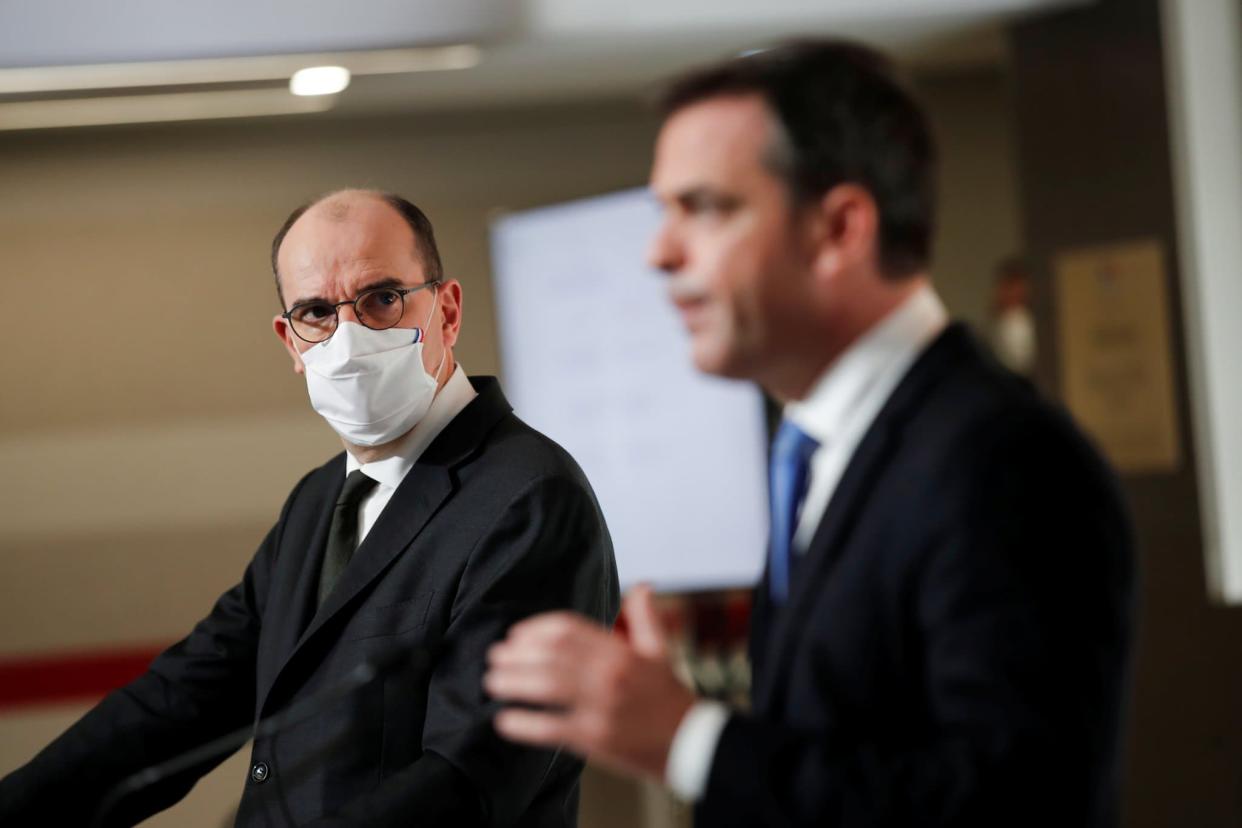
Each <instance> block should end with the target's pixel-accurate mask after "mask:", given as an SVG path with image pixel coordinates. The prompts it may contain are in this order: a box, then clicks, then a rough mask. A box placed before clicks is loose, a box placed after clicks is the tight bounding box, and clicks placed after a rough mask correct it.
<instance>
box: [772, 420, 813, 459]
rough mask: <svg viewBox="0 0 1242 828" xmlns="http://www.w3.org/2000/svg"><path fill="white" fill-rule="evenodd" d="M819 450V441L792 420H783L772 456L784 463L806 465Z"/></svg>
mask: <svg viewBox="0 0 1242 828" xmlns="http://www.w3.org/2000/svg"><path fill="white" fill-rule="evenodd" d="M817 448H819V441H818V440H816V439H815V438H814V437H812V436H810V435H809V434H807V433H806V432H805V431H803V430H802V429H800V428H798V427H797V426H796V425H794V424H793V422H791V421H790V420H781V424H780V427H779V428H777V429H776V439H774V440H773V441H772V456H773V458H774V459H777V460H779V461H782V462H791V461H794V460H797V461H799V462H800V463H806V462H807V461H808V460H809V459H810V457H811V455H812V454H814V453H815V449H817Z"/></svg>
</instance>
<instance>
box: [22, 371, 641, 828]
mask: <svg viewBox="0 0 1242 828" xmlns="http://www.w3.org/2000/svg"><path fill="white" fill-rule="evenodd" d="M472 382H473V383H474V385H475V388H476V389H477V390H478V392H479V395H478V397H477V398H476V399H474V400H473V401H472V402H471V403H470V404H469V405H468V406H467V407H466V408H465V409H464V410H463V411H462V412H461V413H460V414H459V415H458V416H457V417H456V418H455V419H454V420H453V421H452V422H451V423H450V424H449V425H448V426H447V427H446V428H445V429H444V431H443V432H442V433H441V434H440V435H439V436H438V437H437V438H436V440H435V441H434V442H433V443H432V444H431V445H430V446H429V447H428V448H427V450H426V451H425V452H424V454H423V456H422V457H421V458H420V459H419V460H418V462H417V464H416V465H415V466H414V468H413V469H412V470H411V471H410V473H409V474H408V476H407V477H406V478H405V480H404V481H403V482H402V484H401V486H400V487H399V488H398V489H397V491H396V492H395V493H394V494H393V497H392V500H391V501H390V502H389V503H388V505H387V507H386V508H385V509H384V511H383V513H382V514H381V515H380V517H379V519H378V521H377V522H376V524H375V526H374V527H373V528H372V529H371V531H370V532H369V533H368V535H367V537H366V538H365V540H364V541H363V543H362V544H361V545H360V546H359V548H358V550H357V552H356V553H355V554H354V557H353V558H352V559H351V560H350V562H349V565H348V567H347V568H346V570H345V572H344V573H343V574H342V576H341V580H340V581H339V582H338V584H337V586H336V588H335V589H334V591H333V592H332V594H331V595H330V596H329V598H328V600H327V601H326V602H325V603H324V605H323V607H322V608H320V610H319V611H318V612H316V611H315V594H316V585H317V580H318V573H319V570H320V564H321V561H322V558H323V554H324V546H325V541H326V535H327V531H328V524H329V520H330V516H331V511H332V505H333V503H334V502H335V499H336V497H337V494H338V493H339V491H340V489H341V486H342V484H343V481H344V477H345V472H344V468H345V461H344V455H343V454H342V455H338V456H337V457H335V458H333V459H332V460H331V461H329V462H328V463H327V464H325V465H324V466H322V467H320V468H318V469H316V470H314V471H312V472H311V473H310V474H308V475H307V476H306V477H304V478H303V479H302V481H301V482H300V483H298V485H297V487H296V488H295V489H294V490H293V493H292V494H291V495H290V496H289V499H288V501H287V502H286V503H285V506H284V509H283V511H282V512H281V515H280V519H279V521H278V522H277V523H276V525H275V527H273V528H272V530H271V532H270V533H269V534H268V536H267V538H266V539H265V540H264V541H263V544H262V545H261V546H260V547H259V550H258V553H257V554H256V555H255V557H254V559H253V561H252V562H251V563H250V565H249V567H248V568H247V570H246V573H245V576H244V577H243V578H242V581H241V583H239V584H238V585H237V586H236V587H234V588H233V589H231V590H229V591H228V592H226V593H225V594H224V595H223V596H222V597H221V598H220V600H219V601H218V602H217V604H216V606H215V608H214V609H213V610H212V612H211V614H210V615H208V616H207V617H206V618H205V619H204V620H203V621H202V622H200V623H199V624H198V626H197V627H196V628H195V629H194V631H193V632H192V633H191V634H190V635H189V637H187V638H186V639H184V640H183V641H181V642H179V643H177V644H175V645H173V646H172V647H171V648H169V649H168V650H167V651H165V652H164V653H163V654H162V655H161V656H160V657H159V658H158V659H156V661H155V662H154V663H153V664H152V665H151V668H150V670H149V672H147V673H146V674H145V675H143V676H142V677H140V678H139V679H137V680H136V681H134V682H133V683H131V684H130V685H128V686H126V687H124V688H122V689H121V690H118V691H116V692H115V693H113V694H111V695H109V696H108V697H107V698H105V699H104V700H103V701H102V702H101V703H100V704H99V705H98V706H97V707H96V708H95V709H93V710H92V711H91V712H90V713H88V714H87V715H86V716H85V717H84V718H83V719H82V720H81V721H79V722H78V723H77V724H75V725H74V726H73V727H71V728H70V729H69V730H68V731H67V732H66V733H65V734H64V735H62V736H61V737H60V738H59V739H57V740H56V741H55V742H54V743H52V745H50V746H49V747H48V748H47V749H45V750H44V751H43V752H42V753H40V754H39V755H38V756H37V757H36V758H35V759H34V760H33V761H32V762H31V763H30V764H28V765H26V766H25V767H24V768H21V769H20V770H18V771H16V772H14V773H13V774H12V775H10V776H9V777H8V778H7V779H5V780H4V781H3V782H2V783H0V824H3V825H5V826H16V825H27V824H29V825H81V824H86V823H87V821H88V818H89V816H90V814H91V813H92V811H93V809H94V808H95V806H96V805H97V804H98V803H99V802H100V800H101V798H102V797H103V796H104V795H105V793H106V791H107V790H108V789H109V788H110V787H111V786H112V785H114V784H115V783H116V782H117V781H118V780H120V779H122V778H124V777H126V776H128V775H129V774H132V773H134V772H136V771H138V770H139V769H141V768H143V767H145V766H148V765H150V764H152V763H155V762H158V761H160V760H163V759H165V758H167V757H170V756H173V755H176V754H178V753H180V752H183V751H185V750H187V749H188V748H191V747H193V746H195V745H197V744H200V743H202V742H205V741H208V740H210V739H211V738H213V737H215V736H218V735H220V734H222V733H225V732H227V731H229V730H231V729H234V728H238V727H244V726H246V724H247V723H249V722H253V721H255V720H256V719H257V718H259V717H263V716H268V715H270V714H272V713H273V712H275V711H278V710H281V709H283V708H285V707H286V706H288V705H290V704H291V703H293V702H295V701H297V700H299V699H304V698H306V697H307V696H309V695H311V694H314V693H316V692H319V691H322V690H324V689H325V688H329V687H331V686H332V685H333V684H334V683H337V682H339V681H340V679H341V677H342V676H343V675H345V674H346V673H347V672H349V671H350V670H351V669H353V668H355V667H356V666H357V665H358V664H359V663H360V662H361V661H362V660H364V659H368V658H373V657H375V656H377V655H379V654H382V653H385V652H389V651H391V650H393V649H394V648H397V647H399V648H403V649H407V650H408V651H409V652H411V653H412V654H414V655H415V656H416V657H415V658H414V659H413V661H412V663H411V664H410V665H409V666H407V667H406V668H405V669H402V670H399V671H397V672H395V673H393V674H390V675H387V676H385V677H383V678H382V680H377V681H375V682H373V683H371V684H369V685H367V686H365V687H363V688H362V689H361V690H359V691H358V692H355V693H353V694H352V695H350V696H348V697H346V698H344V699H341V700H339V701H336V702H334V703H332V704H330V705H329V706H328V707H327V708H326V709H325V710H324V711H323V712H322V714H320V715H318V716H314V717H312V718H311V719H309V720H307V721H303V722H301V723H299V724H296V725H294V726H292V727H290V728H289V729H288V730H286V731H284V732H282V733H279V734H277V735H276V736H274V737H272V738H267V739H262V740H259V741H257V742H256V743H255V745H254V748H253V756H252V762H251V765H252V767H254V766H257V765H259V764H262V765H263V766H264V770H265V773H262V774H254V773H252V774H251V778H249V779H247V780H245V790H244V793H243V795H242V801H241V807H240V811H239V814H238V818H237V822H238V824H239V825H246V826H250V825H254V826H260V825H262V826H284V825H295V824H296V825H306V824H317V825H390V824H391V825H397V824H399V825H429V826H440V825H446V826H448V825H451V826H469V825H496V826H514V825H529V826H535V825H538V826H545V825H546V826H570V825H574V824H576V822H577V795H578V787H577V786H578V777H579V773H580V771H581V764H580V762H578V761H576V760H574V759H573V758H571V757H569V756H567V755H565V754H563V753H556V752H551V751H545V750H535V749H530V748H523V747H517V746H514V745H511V744H509V743H507V742H503V741H501V740H500V739H499V738H498V737H497V736H496V735H495V732H494V731H493V729H492V726H491V721H490V718H491V714H492V713H493V711H494V705H493V703H492V702H490V701H489V700H488V699H487V698H486V697H485V695H484V693H483V690H482V674H483V670H484V666H485V652H486V649H487V647H488V646H489V645H490V644H491V643H492V642H493V641H496V640H498V639H499V638H501V637H502V636H503V634H504V632H505V630H506V629H507V627H508V626H509V625H510V624H511V623H512V622H513V621H515V620H516V619H518V618H521V617H523V616H527V615H530V614H533V613H537V612H541V611H544V610H549V609H554V608H572V609H575V610H577V611H579V612H583V613H585V614H587V615H589V616H591V617H593V618H595V619H598V620H599V621H602V622H605V623H611V621H612V620H613V619H614V617H615V615H616V612H617V605H618V594H617V579H616V565H615V562H614V560H613V552H612V545H611V541H610V540H609V537H608V531H607V529H606V527H605V525H604V519H603V516H602V515H601V513H600V510H599V506H598V504H597V503H596V501H595V497H594V494H593V493H592V491H591V487H590V486H589V485H588V483H587V481H586V478H585V477H583V475H582V472H581V470H579V468H578V466H577V465H576V464H575V463H574V461H573V460H572V459H571V458H570V457H569V456H568V455H567V454H566V453H565V452H564V451H563V450H562V449H561V448H560V447H559V446H557V445H556V444H554V443H553V442H551V441H550V440H548V439H547V438H545V437H543V436H542V435H540V434H538V433H536V432H535V431H533V430H532V429H530V428H529V427H528V426H526V425H525V424H523V423H522V422H521V421H520V420H518V419H517V418H516V417H514V416H513V414H512V413H511V412H510V408H509V405H508V403H507V402H506V401H505V399H504V396H503V394H502V393H501V391H500V388H499V385H498V384H497V383H496V381H495V380H494V379H491V378H484V379H482V380H480V379H474V380H472ZM223 758H224V756H219V757H216V758H215V759H213V760H212V761H210V762H205V763H204V764H203V765H202V766H200V767H198V768H196V769H195V770H194V771H193V772H191V773H187V774H184V775H182V776H180V777H178V778H175V779H171V780H168V781H166V782H163V783H160V784H157V785H152V786H150V787H148V788H146V789H145V790H143V791H141V792H139V793H136V794H134V795H133V796H131V797H129V798H128V799H127V800H126V801H125V802H124V803H123V805H122V807H121V808H120V809H118V811H117V814H116V819H115V820H114V823H113V824H116V823H122V824H132V823H133V822H135V821H138V820H139V819H140V818H142V817H145V816H146V815H148V814H151V813H153V812H155V811H157V810H160V809H162V808H165V807H167V806H168V805H171V804H172V803H174V802H175V801H177V800H178V799H180V798H181V797H182V796H184V795H185V793H186V792H187V791H188V790H189V789H190V787H191V786H192V785H193V783H194V782H195V780H196V779H197V778H198V777H199V776H200V775H201V774H202V773H204V772H206V771H207V770H209V769H210V768H211V767H212V766H214V765H215V764H217V763H218V762H219V761H220V760H222V759H223ZM259 777H263V778H262V781H258V779H259ZM238 782H239V784H240V783H242V782H243V780H238Z"/></svg>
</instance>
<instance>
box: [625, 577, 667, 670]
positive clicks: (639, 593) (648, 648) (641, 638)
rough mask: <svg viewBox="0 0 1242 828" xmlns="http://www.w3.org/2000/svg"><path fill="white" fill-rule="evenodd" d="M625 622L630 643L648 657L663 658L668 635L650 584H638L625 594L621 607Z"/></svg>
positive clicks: (638, 651)
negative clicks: (628, 631)
mask: <svg viewBox="0 0 1242 828" xmlns="http://www.w3.org/2000/svg"><path fill="white" fill-rule="evenodd" d="M622 612H623V613H624V614H625V622H626V624H627V625H628V626H629V630H630V645H631V646H632V647H633V648H634V650H635V651H636V652H637V653H638V654H639V655H643V656H647V657H648V658H665V657H666V656H667V653H668V644H667V640H668V637H667V635H666V634H665V632H664V624H663V623H662V622H661V621H660V613H659V610H657V609H656V605H655V596H654V594H653V593H652V591H651V585H650V584H639V585H638V586H636V587H634V588H633V589H631V590H630V591H629V592H628V593H627V594H626V596H625V603H624V606H623V608H622Z"/></svg>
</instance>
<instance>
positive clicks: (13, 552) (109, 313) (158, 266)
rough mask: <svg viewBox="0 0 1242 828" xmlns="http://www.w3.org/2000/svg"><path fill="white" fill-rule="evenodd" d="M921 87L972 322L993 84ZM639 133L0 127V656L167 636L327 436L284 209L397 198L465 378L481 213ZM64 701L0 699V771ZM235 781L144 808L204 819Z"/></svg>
mask: <svg viewBox="0 0 1242 828" xmlns="http://www.w3.org/2000/svg"><path fill="white" fill-rule="evenodd" d="M920 87H921V89H922V91H923V92H924V94H925V96H926V98H927V101H928V103H929V106H930V108H931V110H932V114H933V119H934V121H935V124H936V127H937V129H938V131H939V133H940V137H941V141H942V144H943V147H944V150H943V156H944V167H945V176H944V182H943V202H944V216H943V220H942V226H941V234H940V252H941V267H940V268H939V269H938V270H939V272H940V273H941V274H942V276H943V278H942V281H941V289H942V291H943V293H944V295H945V296H946V298H947V300H948V301H949V303H950V305H951V307H953V308H954V309H955V310H958V311H959V312H961V313H963V314H964V315H966V316H967V317H969V318H973V319H979V318H980V317H981V315H982V308H983V307H984V299H983V292H985V291H986V283H987V279H988V273H989V270H990V268H991V266H992V264H993V262H994V260H995V259H996V258H997V257H999V256H1001V255H1004V254H1007V253H1009V252H1011V251H1012V250H1013V249H1015V248H1016V247H1017V230H1016V227H1017V218H1016V213H1015V210H1016V192H1015V186H1014V183H1013V175H1012V171H1011V169H1010V168H1009V164H1008V159H1009V156H1010V154H1011V147H1010V144H1011V134H1010V129H1009V122H1008V118H1009V99H1008V92H1007V86H1006V84H1005V79H1004V76H1003V74H1001V73H1000V72H995V71H990V72H984V73H977V74H971V75H962V76H953V77H937V78H928V79H925V80H924V81H923V82H922V83H921V84H920ZM653 134H654V123H653V121H652V120H651V118H650V116H648V115H646V114H644V112H643V111H642V110H641V109H640V108H638V107H637V106H635V105H632V104H629V103H608V104H595V105H589V106H586V105H584V106H572V107H570V106H560V107H555V108H546V109H526V110H520V111H519V110H514V111H503V112H490V113H441V114H424V115H417V116H409V117H403V118H386V119H382V120H371V121H354V122H346V121H326V120H325V121H316V120H290V121H279V120H269V121H264V122H254V123H238V124H225V125H218V124H197V125H189V126H169V127H162V128H158V129H144V128H113V129H108V130H96V131H81V132H72V133H27V134H11V135H2V136H0V181H3V193H4V198H3V199H2V200H0V291H2V295H3V296H4V297H5V309H6V314H5V323H6V324H5V328H4V332H5V337H6V339H7V342H6V347H4V348H0V378H2V381H3V383H4V392H3V394H2V395H0V468H3V469H4V470H5V474H4V475H2V476H0V591H2V593H0V594H2V596H3V597H2V600H0V657H3V656H5V655H13V654H19V653H30V652H41V653H42V652H48V651H55V650H57V649H65V648H75V647H92V646H106V645H110V644H128V643H135V642H161V641H171V640H173V639H175V638H177V637H179V636H181V635H183V634H184V633H185V632H186V631H187V630H188V628H189V626H190V625H191V624H192V623H193V621H194V620H195V619H196V618H198V617H199V616H201V615H202V614H203V613H204V612H205V611H206V610H207V609H208V608H209V606H210V604H211V602H212V600H213V599H214V598H215V596H216V595H217V594H218V593H219V592H220V591H222V590H223V589H225V588H227V587H228V586H229V585H230V584H231V583H232V582H233V581H235V580H236V578H237V577H238V576H239V574H240V572H241V570H242V567H243V566H244V565H245V562H246V560H247V559H248V558H249V556H250V554H251V553H252V552H253V548H254V546H255V545H256V543H257V542H258V541H259V539H260V538H261V537H262V534H263V532H264V531H265V530H266V528H267V526H268V525H269V524H270V521H271V520H272V519H273V517H274V515H275V514H276V512H277V510H278V509H279V507H280V503H281V502H282V500H283V498H284V496H285V494H286V493H287V491H288V490H289V488H290V487H291V485H292V484H293V483H294V482H295V481H296V479H297V478H298V477H299V476H300V475H301V474H302V473H303V472H305V471H306V470H307V469H308V468H309V467H310V466H312V465H313V464H316V463H318V462H320V461H321V460H322V459H324V458H326V457H327V456H329V455H330V454H331V453H333V452H334V451H336V450H337V444H336V443H335V441H334V439H333V436H332V434H331V432H329V431H328V429H327V428H326V427H325V426H323V425H322V424H321V423H320V421H319V420H318V419H317V418H316V417H315V415H314V414H313V413H312V412H310V410H309V407H308V406H307V404H306V400H305V391H304V389H303V386H302V384H301V382H300V380H299V379H298V378H297V377H296V376H295V375H294V374H293V373H292V372H291V371H290V370H289V364H288V358H287V356H286V355H285V354H284V352H283V350H282V349H281V348H280V347H279V345H278V343H277V341H276V339H275V338H274V336H273V335H272V334H271V332H270V319H271V316H272V314H273V313H275V312H276V311H277V310H278V308H277V304H276V297H275V295H274V292H273V289H272V285H271V279H270V275H269V273H268V270H267V268H268V265H267V248H268V243H269V240H270V237H271V234H272V232H273V231H274V230H275V228H276V227H277V226H278V225H279V224H280V222H281V221H282V219H283V218H284V216H285V215H286V214H287V212H288V211H289V210H290V209H291V208H292V207H293V206H294V205H296V204H297V203H299V202H301V201H303V200H304V199H306V198H307V197H310V196H313V195H315V194H317V193H319V192H322V191H325V190H329V189H333V188H337V187H341V186H349V185H362V186H376V187H384V188H389V189H394V190H397V191H399V192H401V193H403V194H406V195H408V196H410V197H411V198H413V199H414V200H415V201H417V202H418V203H419V204H420V205H421V206H423V207H424V208H425V209H426V210H427V212H428V213H429V215H430V216H431V218H432V220H433V222H434V223H435V226H436V229H437V235H438V236H439V239H440V243H441V248H442V253H443V256H444V260H445V266H446V271H447V273H448V274H449V275H450V276H453V277H455V278H458V279H460V280H461V282H462V283H463V286H464V290H465V325H464V332H463V338H462V341H461V344H460V346H459V351H458V356H459V357H460V359H461V360H462V362H463V363H464V364H465V366H466V367H467V368H468V369H469V370H470V371H472V372H477V373H491V372H496V371H497V370H498V367H499V366H498V354H497V347H496V338H495V335H494V332H493V325H494V314H493V309H492V296H491V289H490V284H489V276H488V274H489V265H488V250H487V244H488V238H487V227H488V221H489V218H490V217H491V216H493V215H495V213H496V212H497V211H499V210H504V209H520V208H524V207H528V206H533V205H538V204H545V203H551V202H556V201H560V200H565V199H569V198H574V197H578V196H585V195H592V194H597V193H603V192H608V191H611V190H615V189H619V188H623V187H630V186H636V185H640V184H642V183H643V182H644V180H645V177H646V168H647V163H648V154H649V148H650V141H651V137H652V135H653ZM79 711H80V708H77V707H67V708H65V707H58V708H48V709H37V710H28V711H25V712H22V713H16V712H9V713H7V714H6V713H4V712H3V711H0V773H4V772H5V771H7V770H9V769H10V768H12V767H14V766H16V765H17V764H19V763H20V762H22V761H24V760H25V759H26V758H28V757H29V756H30V755H31V753H32V752H33V750H34V749H35V748H36V747H37V746H38V745H39V744H41V743H43V742H45V741H46V740H47V739H48V738H50V737H51V736H52V735H53V734H54V733H56V732H58V731H59V730H60V729H61V728H63V726H64V724H65V723H66V722H68V721H70V720H71V719H72V717H73V716H74V715H76V714H77V713H78V712H79ZM243 773H244V762H243V761H241V759H240V758H235V759H234V760H233V761H231V762H230V763H228V764H227V765H226V766H224V768H223V769H221V770H220V771H217V773H216V774H214V775H213V776H212V777H210V778H209V779H208V780H207V781H205V782H204V784H203V785H200V787H199V789H197V790H196V792H195V793H194V794H193V795H192V797H193V798H192V800H190V801H188V802H187V803H184V804H183V805H182V806H179V810H177V811H174V812H170V814H168V815H165V816H164V817H161V818H159V819H158V820H156V821H153V824H164V825H180V826H193V825H196V824H201V825H216V824H219V823H220V821H221V819H222V818H223V815H224V814H225V813H226V811H227V809H228V808H229V807H231V804H232V803H233V802H234V801H235V800H236V797H237V795H238V794H239V792H240V785H241V779H242V778H243ZM630 790H631V789H629V788H627V787H618V786H617V784H616V783H615V782H612V781H610V780H608V779H606V778H604V777H600V776H593V777H591V779H590V780H589V781H588V783H587V786H586V792H587V795H586V798H585V802H584V819H583V823H584V825H588V826H590V825H599V826H604V825H612V824H634V820H633V819H631V818H629V817H627V819H629V821H628V822H617V819H618V818H620V815H623V814H630V815H635V814H639V813H648V814H664V815H665V817H664V818H656V817H652V816H648V817H644V818H642V819H643V821H644V822H646V823H647V824H658V823H661V822H667V821H668V817H667V814H668V813H669V809H668V806H667V804H665V803H663V802H662V801H661V800H659V799H658V798H656V799H653V800H651V801H649V802H647V803H646V804H641V803H639V804H635V802H636V800H635V798H634V797H633V796H632V795H623V794H621V793H618V791H630ZM644 808H646V809H648V810H646V811H644V810H643V809H644ZM196 814H198V815H201V814H208V815H210V816H208V817H202V816H199V817H198V818H199V819H200V821H199V822H195V816H194V815H196ZM606 814H607V815H611V816H605V815H606Z"/></svg>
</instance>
